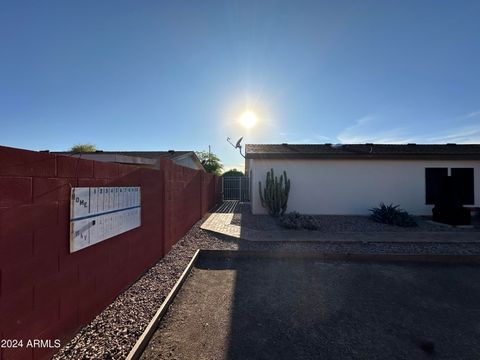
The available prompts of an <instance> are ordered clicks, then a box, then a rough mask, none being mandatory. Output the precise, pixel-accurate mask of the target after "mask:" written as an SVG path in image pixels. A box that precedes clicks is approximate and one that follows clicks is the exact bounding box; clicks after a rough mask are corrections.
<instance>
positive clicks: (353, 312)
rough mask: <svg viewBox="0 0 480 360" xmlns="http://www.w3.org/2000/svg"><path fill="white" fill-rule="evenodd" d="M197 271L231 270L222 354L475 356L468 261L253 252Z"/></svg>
mask: <svg viewBox="0 0 480 360" xmlns="http://www.w3.org/2000/svg"><path fill="white" fill-rule="evenodd" d="M199 267H200V268H208V269H210V270H218V271H222V270H227V269H229V270H235V273H236V274H235V284H234V295H233V302H232V306H231V312H230V329H229V334H230V335H229V336H228V356H227V358H228V359H317V358H322V359H359V358H363V359H387V358H388V359H395V358H398V359H426V358H431V357H432V356H433V358H435V359H454V358H455V359H460V358H462V359H468V358H478V355H479V353H480V329H479V328H478V326H477V325H478V323H479V322H480V306H479V304H480V302H479V300H480V283H479V282H478V278H479V272H478V267H475V266H471V265H445V264H420V263H401V264H400V263H362V262H348V263H347V262H321V261H318V260H313V259H310V260H301V259H296V260H292V259H290V260H281V259H258V258H253V259H230V260H229V259H226V260H225V259H224V260H221V259H218V260H217V261H207V262H202V263H201V264H199ZM225 331H228V329H225ZM425 344H427V347H428V346H429V344H434V345H433V346H434V351H433V353H429V352H428V351H425V350H422V349H421V347H422V346H424V347H425ZM427 350H428V349H427Z"/></svg>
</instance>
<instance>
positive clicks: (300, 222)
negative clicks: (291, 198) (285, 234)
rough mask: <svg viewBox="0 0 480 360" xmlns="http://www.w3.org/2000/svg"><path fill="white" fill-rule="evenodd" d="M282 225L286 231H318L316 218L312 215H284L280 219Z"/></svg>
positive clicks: (293, 212)
mask: <svg viewBox="0 0 480 360" xmlns="http://www.w3.org/2000/svg"><path fill="white" fill-rule="evenodd" d="M280 225H282V227H284V228H286V229H293V230H302V229H305V230H318V225H317V224H316V223H315V218H314V217H313V216H310V215H300V214H299V213H298V212H296V211H292V212H291V213H288V214H285V215H282V216H281V217H280Z"/></svg>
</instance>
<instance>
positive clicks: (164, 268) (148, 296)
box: [54, 221, 480, 360]
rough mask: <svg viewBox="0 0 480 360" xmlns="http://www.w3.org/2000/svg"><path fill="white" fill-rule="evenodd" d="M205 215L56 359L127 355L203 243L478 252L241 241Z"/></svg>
mask: <svg viewBox="0 0 480 360" xmlns="http://www.w3.org/2000/svg"><path fill="white" fill-rule="evenodd" d="M201 222H202V221H199V222H198V223H197V224H195V225H194V226H193V227H192V229H191V230H190V231H189V232H188V233H187V234H186V235H185V236H184V237H183V238H182V239H181V240H180V241H179V242H178V243H177V244H176V245H175V246H174V247H173V249H172V250H171V251H170V253H169V254H168V255H167V256H166V257H164V258H163V259H161V260H159V261H158V262H157V264H156V265H154V266H153V267H152V268H151V269H150V270H149V271H148V272H147V273H146V274H145V275H144V276H143V277H142V278H140V279H139V280H138V281H137V282H136V283H135V284H133V285H132V286H131V287H130V288H129V289H128V290H126V291H125V292H124V293H122V294H121V295H119V296H118V297H117V299H116V300H115V301H114V302H113V303H112V304H111V305H110V306H109V307H108V308H107V309H105V310H104V311H103V312H102V313H101V314H100V315H98V316H97V317H96V318H95V319H94V320H93V321H92V322H91V323H90V324H89V325H87V326H85V327H84V328H83V329H82V330H80V332H79V333H78V334H77V336H75V338H74V339H73V340H71V341H70V342H69V343H68V344H66V345H65V346H64V347H63V348H62V349H61V350H60V352H59V353H58V354H57V355H55V357H54V359H57V360H58V359H75V360H78V359H124V358H125V357H126V356H127V354H128V352H129V351H130V349H131V348H132V347H133V345H134V344H135V342H136V340H137V338H138V337H139V336H140V335H141V334H142V333H143V330H144V328H145V327H146V326H147V324H148V322H149V321H150V319H151V318H152V317H153V315H154V314H155V312H156V311H157V309H158V308H159V307H160V305H161V304H162V302H163V300H164V299H165V297H166V296H167V294H168V293H169V291H170V289H171V288H172V287H173V285H174V284H175V282H176V281H177V279H178V277H179V276H180V275H181V273H182V271H183V269H184V268H185V266H186V265H187V264H188V262H189V260H190V258H191V257H192V256H193V254H194V253H195V251H196V250H197V249H199V248H201V249H241V250H273V251H274V250H283V251H285V250H288V251H319V252H330V253H400V254H476V255H480V246H478V245H476V244H412V243H409V244H398V243H397V244H388V243H382V244H379V243H375V244H347V243H338V244H334V243H282V242H259V243H257V242H248V241H247V242H243V241H233V240H227V239H223V238H221V237H219V236H215V235H213V234H210V233H207V232H205V231H203V230H201V229H200V225H201Z"/></svg>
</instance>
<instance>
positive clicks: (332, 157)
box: [245, 153, 480, 161]
mask: <svg viewBox="0 0 480 360" xmlns="http://www.w3.org/2000/svg"><path fill="white" fill-rule="evenodd" d="M245 158H246V159H299V160H301V159H317V160H336V159H339V160H458V161H461V160H480V154H375V155H369V154H313V153H312V154H298V153H296V154H295V153H293V154H288V153H283V154H279V153H269V154H266V153H251V154H248V153H247V154H246V156H245Z"/></svg>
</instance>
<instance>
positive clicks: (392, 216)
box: [370, 203, 418, 227]
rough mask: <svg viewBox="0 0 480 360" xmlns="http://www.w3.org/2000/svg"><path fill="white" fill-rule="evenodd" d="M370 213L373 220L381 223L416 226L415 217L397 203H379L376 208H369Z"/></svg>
mask: <svg viewBox="0 0 480 360" xmlns="http://www.w3.org/2000/svg"><path fill="white" fill-rule="evenodd" d="M370 212H371V213H372V214H371V215H370V218H371V219H372V220H373V221H376V222H378V223H382V224H389V225H397V226H403V227H412V226H417V225H418V224H417V222H416V221H415V218H414V217H413V216H412V215H410V214H409V213H408V212H406V211H405V210H403V209H401V208H399V205H395V206H394V205H393V204H390V205H385V204H384V203H380V205H379V206H378V207H376V208H372V209H370Z"/></svg>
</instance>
